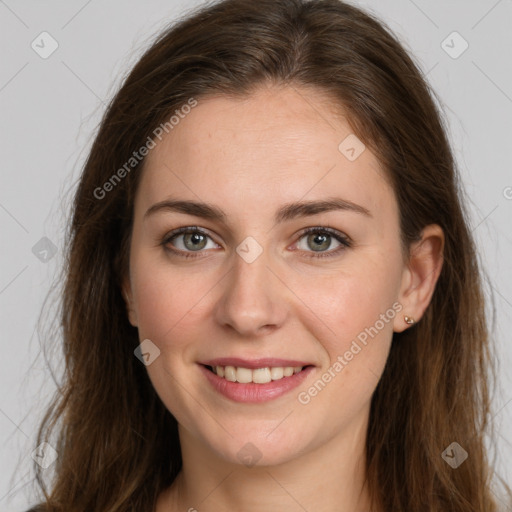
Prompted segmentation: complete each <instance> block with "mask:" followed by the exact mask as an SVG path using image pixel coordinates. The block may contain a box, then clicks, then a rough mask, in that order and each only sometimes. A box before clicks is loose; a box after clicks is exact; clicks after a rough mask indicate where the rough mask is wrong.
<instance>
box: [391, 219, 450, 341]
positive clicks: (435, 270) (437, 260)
mask: <svg viewBox="0 0 512 512" xmlns="http://www.w3.org/2000/svg"><path fill="white" fill-rule="evenodd" d="M443 249H444V233H443V230H442V229H441V227H440V226H438V225H437V224H430V225H428V226H426V227H425V228H424V229H423V231H422V233H421V239H420V240H419V241H417V242H414V244H412V245H411V248H410V251H409V261H408V262H407V263H406V268H404V272H403V277H402V286H401V289H400V296H399V301H400V303H401V304H402V305H403V311H404V314H403V316H397V317H395V322H394V326H393V327H394V331H395V332H402V331H404V330H405V329H407V328H409V327H411V325H413V324H414V323H417V322H418V321H419V320H420V318H421V317H422V316H423V313H424V312H425V310H426V309H427V307H428V305H429V304H430V300H431V299H432V295H433V294H434V290H435V287H436V284H437V280H438V278H439V275H440V274H441V268H442V265H443ZM411 320H412V321H411Z"/></svg>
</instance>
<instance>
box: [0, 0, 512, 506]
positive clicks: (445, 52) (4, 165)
mask: <svg viewBox="0 0 512 512" xmlns="http://www.w3.org/2000/svg"><path fill="white" fill-rule="evenodd" d="M354 2H356V0H354ZM199 3H200V2H198V1H197V0H195V1H189V2H185V1H184V0H180V1H177V0H148V1H144V2H143V1H138V2H137V1H135V0H107V1H100V0H89V1H87V0H72V1H66V2H64V1H47V2H40V1H37V0H0V41H1V45H0V55H1V66H0V108H1V116H0V130H1V131H0V141H1V142H0V143H1V148H2V151H1V156H2V160H1V164H0V168H1V188H0V227H1V230H2V235H1V236H2V243H1V247H2V251H1V261H0V271H1V275H0V308H1V315H2V316H1V330H2V345H1V347H2V351H1V357H0V510H1V511H5V512H15V511H22V510H24V509H25V508H26V507H27V506H28V505H29V504H30V503H33V500H34V497H33V494H31V492H32V491H31V480H32V478H33V475H32V473H31V471H30V466H31V461H32V460H31V454H32V453H33V449H34V436H35V431H36V425H37V421H38V420H39V419H40V417H41V413H42V410H43V407H44V405H45V404H46V402H47V401H48V398H49V396H50V393H51V391H52V390H53V389H54V385H53V383H52V379H51V376H50V374H49V373H48V371H47V369H46V364H45V361H44V359H43V358H42V357H41V356H38V353H39V340H38V336H37V333H36V332H35V323H36V320H37V317H38V314H39V311H40V309H41V306H42V303H43V299H44V297H45V295H46V293H47V291H48V290H49V286H50V283H51V280H52V278H53V276H54V274H55V272H56V271H57V269H58V268H59V266H60V265H61V264H62V241H63V232H64V226H65V218H64V214H65V213H66V212H67V209H68V204H69V191H70V190H73V187H74V184H75V183H76V179H77V177H78V175H79V170H80V167H81V164H82V163H83V161H84V158H85V156H86V154H87V149H88V148H89V145H90V143H91V138H92V135H93V132H94V129H95V127H96V126H97V123H98V122H99V119H100V115H101V113H102V111H103V109H104V105H105V103H106V101H107V99H108V98H110V97H111V95H112V94H113V92H114V91H115V89H116V88H117V86H118V85H119V84H120V80H121V77H122V74H123V73H124V72H125V71H126V70H127V69H129V67H130V65H132V64H133V63H134V62H135V61H136V59H137V57H138V56H139V55H140V53H141V50H142V49H143V48H145V47H146V45H147V43H148V41H149V40H150V39H151V37H152V36H153V35H154V34H155V32H157V31H158V30H160V29H161V28H163V27H164V26H165V25H166V24H167V23H168V22H169V21H171V20H172V19H174V18H176V17H177V16H178V15H179V14H181V13H182V12H183V11H184V10H185V9H187V8H189V7H192V6H194V5H198V4H199ZM356 3H357V4H358V5H360V6H363V7H367V8H368V9H370V10H371V11H373V12H375V13H376V14H378V15H379V16H380V17H381V18H382V19H383V20H384V21H385V22H387V23H388V25H389V26H390V27H391V28H392V29H393V30H394V31H395V32H396V33H397V34H398V35H399V37H400V38H401V40H402V41H403V43H404V44H405V45H406V47H407V48H409V49H410V50H411V51H412V53H413V54H414V55H415V56H416V57H417V58H418V59H419V62H420V64H421V66H422V68H423V69H424V70H425V71H426V72H427V71H428V79H429V80H430V81H431V83H432V85H433V86H434V88H435V90H436V91H437V92H438V93H439V95H440V97H441V101H442V104H443V108H444V110H445V112H446V116H447V119H448V122H449V127H450V132H451V133H450V136H451V139H452V142H453V146H454V149H455V152H456V156H457V159H458V162H459V166H460V169H461V172H462V175H463V181H464V184H465V188H466V191H467V193H468V196H469V199H470V204H471V206H470V209H471V214H472V224H473V232H474V234H475V236H476V238H477V240H478V243H479V247H480V249H481V253H482V258H483V261H484V262H485V266H486V269H487V272H488V274H489V276H490V279H491V282H492V287H493V289H494V295H495V298H496V304H495V306H496V312H497V339H496V343H497V351H498V358H499V362H500V367H499V377H500V384H501V389H500V390H498V392H497V394H496V396H495V401H494V414H495V418H496V420H497V422H498V427H499V436H498V457H497V460H496V464H495V465H496V467H497V469H498V471H500V473H501V475H502V476H503V477H504V478H505V479H506V480H507V481H508V482H509V483H510V482H511V480H512V461H511V458H512V444H511V441H512V434H511V432H512V378H511V371H510V365H511V362H512V343H511V342H510V338H511V337H510V331H511V328H512V273H511V271H510V262H511V261H512V230H511V220H512V172H511V167H510V156H509V155H510V149H511V146H512V140H511V135H512V121H511V119H512V70H511V62H512V59H511V53H512V30H511V27H512V23H511V22H512V1H511V0H435V1H429V0H364V1H359V2H356ZM454 32H455V33H454ZM57 45H58V46H57ZM466 46H467V48H466ZM91 250H94V247H91ZM53 364H54V366H58V357H57V356H55V359H53ZM470 461H471V454H469V459H468V462H469V463H470Z"/></svg>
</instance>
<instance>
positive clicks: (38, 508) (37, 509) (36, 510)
mask: <svg viewBox="0 0 512 512" xmlns="http://www.w3.org/2000/svg"><path fill="white" fill-rule="evenodd" d="M26 512H44V508H43V505H35V506H34V507H32V508H31V509H29V510H27V511H26Z"/></svg>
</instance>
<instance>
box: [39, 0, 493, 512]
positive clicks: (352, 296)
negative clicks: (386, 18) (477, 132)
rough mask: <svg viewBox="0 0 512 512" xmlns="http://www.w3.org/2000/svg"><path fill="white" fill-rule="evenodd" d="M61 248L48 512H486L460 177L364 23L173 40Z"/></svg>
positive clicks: (89, 183) (409, 82)
mask: <svg viewBox="0 0 512 512" xmlns="http://www.w3.org/2000/svg"><path fill="white" fill-rule="evenodd" d="M68 247H69V253H68V254H69V257H68V264H67V268H66V270H65V271H66V277H65V288H64V293H63V303H62V313H61V320H62V326H63V339H64V352H65V357H66V373H65V379H64V384H63V386H62V389H61V390H60V392H59V394H58V395H57V397H56V399H55V401H54V403H53V405H52V407H51V408H50V410H49V412H48V414H47V415H46V417H45V420H44V422H43V424H42V426H41V430H40V433H39V443H42V442H46V441H47V442H48V443H49V444H50V445H51V446H53V447H54V449H55V450H56V453H57V454H58V456H57V458H56V460H55V462H54V466H53V467H54V470H55V480H54V481H53V482H52V483H51V485H49V486H48V485H45V483H44V479H43V476H44V475H43V470H42V469H41V468H40V467H39V466H36V470H37V471H38V481H39V482H40V484H41V486H42V488H43V491H44V493H45V498H44V502H45V503H44V505H43V504H42V505H41V510H46V511H52V512H53V511H55V512H56V511H67V512H71V511H73V512H74V511H77V512H78V511H109V512H114V511H116V512H117V511H119V512H121V511H137V512H142V511H146V510H147V511H156V512H165V511H174V510H189V511H193V510H200V511H223V510H228V509H229V510H243V511H260V510H287V511H292V510H309V511H313V510H314V511H315V512H322V511H335V510H336V511H339V510H343V511H351V512H353V511H357V512H368V511H375V512H388V511H393V512H396V511H404V512H405V511H413V510H414V511H429V512H433V511H436V512H437V511H447V510H450V511H453V512H458V511H460V512H462V511H464V512H468V511H475V512H476V511H479V512H484V511H485V512H488V511H494V510H497V504H496V501H495V499H494V497H493V494H492V492H491V479H492V476H493V475H492V471H491V468H490V466H489V464H488V462H487V457H486V454H485V449H484V444H483V436H484V433H485V431H486V429H487V428H488V422H489V416H490V415H489V408H490V403H489V397H488V380H487V379H488V371H489V346H488V337H487V330H486V322H485V316H484V304H483V296H482V287H481V282H480V277H479V269H478V264H477V258H476V255H475V248H474V243H473V241H472V238H471V236H470V232H469V229H468V223H467V220H466V216H465V213H464V210H463V205H462V204H461V201H460V198H459V189H458V185H457V174H456V169H455V163H454V159H453V155H452V152H451V149H450V147H449V144H448V141H447V137H446V134H445V129H444V126H443V123H442V120H441V118H440V115H439V113H438V111H437V109H436V107H435V104H434V102H433V99H432V93H431V91H430V90H429V87H428V85H427V84H426V82H425V80H424V78H423V77H422V74H421V72H420V71H419V69H418V67H417V65H416V64H415V63H414V62H413V61H412V60H411V58H410V57H409V56H408V55H407V53H406V52H405V51H404V49H403V48H402V47H401V46H400V44H399V43H398V41H397V40H396V38H395V37H394V36H393V35H392V34H391V33H390V32H389V30H388V29H386V28H385V27H384V26H383V24H382V23H381V22H379V21H377V20H375V19H374V18H372V17H371V16H370V15H368V14H365V13H364V12H362V11H361V10H359V9H357V8H355V7H353V6H350V5H348V4H345V3H342V2H340V1H338V0H319V1H312V2H311V1H306V0H278V1H276V0H263V1H259V2H251V1H249V0H225V1H221V2H218V3H217V4H214V5H211V6H208V7H205V8H203V9H201V10H199V11H198V12H197V13H194V14H193V15H190V16H189V17H188V18H186V19H184V20H182V21H181V22H180V23H178V24H177V25H175V26H173V27H171V28H170V29H169V30H167V31H166V32H165V33H163V34H162V35H161V36H160V37H159V38H158V40H157V41H156V42H155V43H154V44H153V46H152V47H151V48H150V49H149V50H148V51H147V52H146V53H145V55H144V56H143V57H142V58H141V59H140V61H139V62H138V63H137V65H136V66H135V68H134V69H133V70H132V72H131V73H130V75H129V76H128V77H127V79H126V80H125V82H124V84H123V86H122V87H121V89H120V90H119V92H118V93H117V95H116V96H115V98H114V100H113V101H112V103H111V104H110V106H109V108H108V110H107V112H106V114H105V116H104V119H103V122H102V124H101V127H100V129H99V132H98V134H97V137H96V140H95V143H94V145H93V147H92V149H91V152H90V155H89V158H88V160H87V162H86V165H85V167H84V170H83V174H82V177H81V180H80V184H79V187H78V190H77V192H76V196H75V201H74V210H73V219H72V222H71V226H70V233H69V246H68ZM475 362H476V364H475ZM50 434H53V435H54V437H51V435H50ZM44 446H46V445H44ZM326 467H327V468H328V470H326Z"/></svg>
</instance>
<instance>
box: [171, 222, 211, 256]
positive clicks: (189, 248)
mask: <svg viewBox="0 0 512 512" xmlns="http://www.w3.org/2000/svg"><path fill="white" fill-rule="evenodd" d="M209 242H210V245H209V246H208V244H209ZM169 244H171V246H172V247H169ZM162 245H163V246H165V247H166V248H167V249H168V250H170V251H172V252H174V253H180V256H184V257H186V258H190V257H192V258H193V257H196V255H195V254H187V253H194V252H196V253H200V252H202V250H203V249H218V248H219V245H218V244H216V243H215V242H214V241H213V240H212V238H211V237H210V235H208V234H207V233H206V232H204V231H203V230H202V229H200V228H198V227H195V226H189V227H184V228H179V229H175V230H174V231H172V232H171V233H169V234H168V235H167V236H166V237H165V238H164V239H163V240H162ZM173 247H174V248H173Z"/></svg>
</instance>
